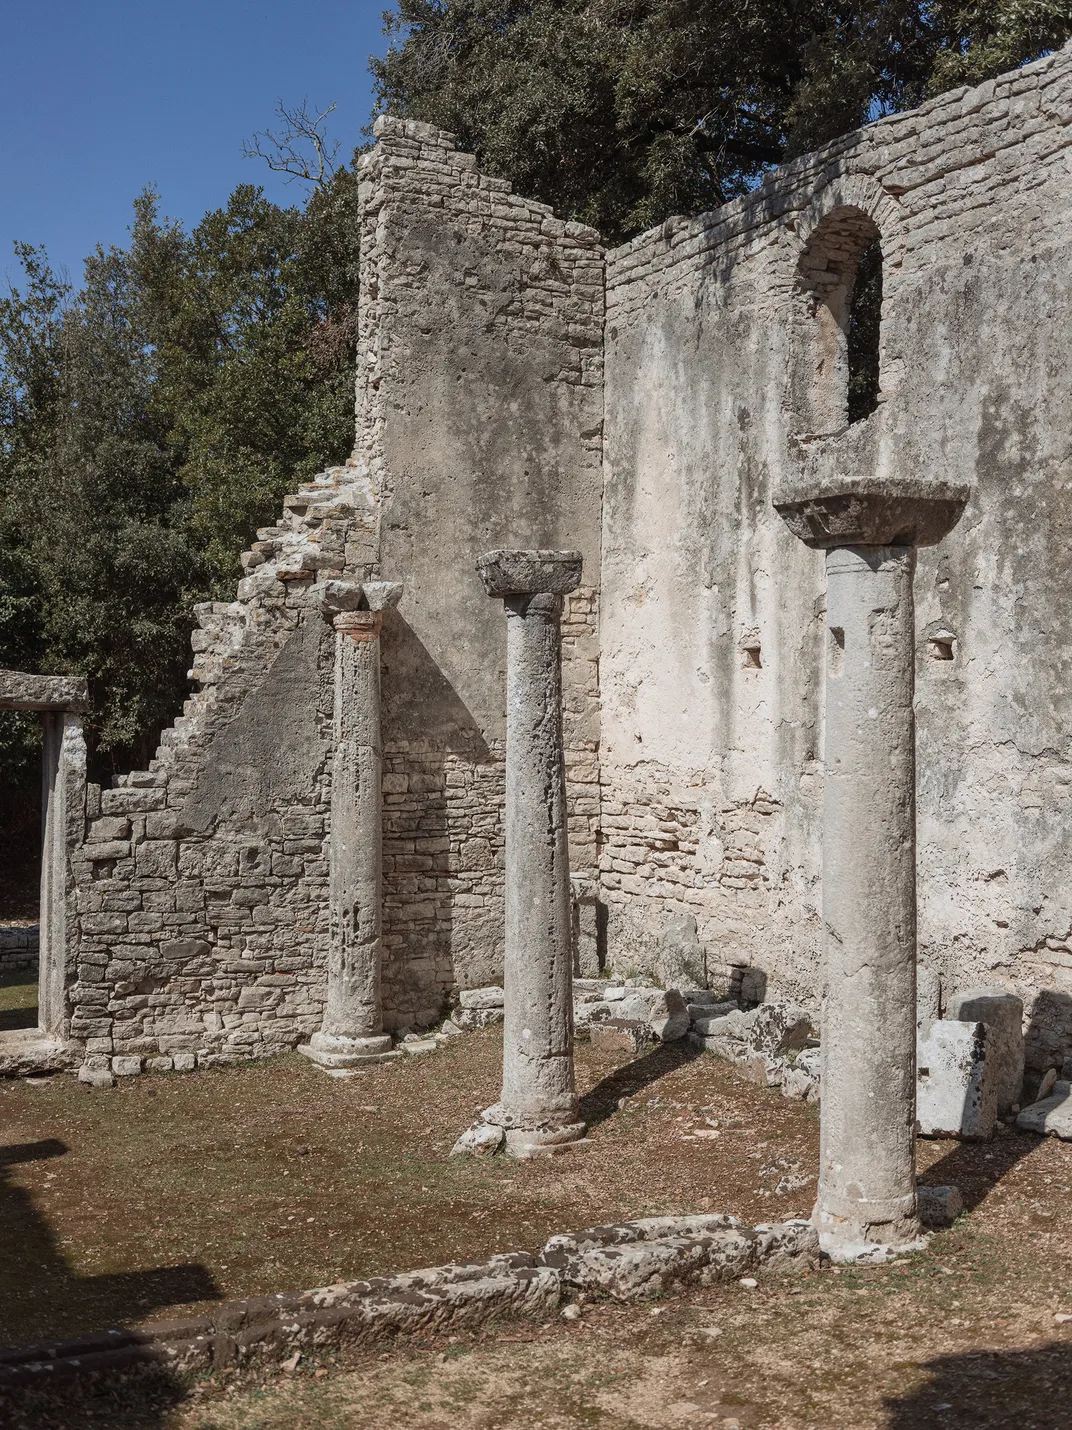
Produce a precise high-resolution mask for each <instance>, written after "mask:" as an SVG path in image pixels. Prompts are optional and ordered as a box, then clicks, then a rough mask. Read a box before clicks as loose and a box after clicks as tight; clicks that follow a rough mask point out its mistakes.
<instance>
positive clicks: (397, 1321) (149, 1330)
mask: <svg viewBox="0 0 1072 1430" xmlns="http://www.w3.org/2000/svg"><path fill="white" fill-rule="evenodd" d="M818 1265H819V1245H818V1240H817V1238H816V1235H815V1232H814V1230H813V1229H812V1227H811V1225H810V1223H809V1222H805V1221H788V1222H779V1223H772V1224H770V1225H765V1226H756V1227H751V1226H746V1225H744V1224H743V1223H742V1222H739V1221H738V1220H737V1219H736V1218H734V1217H730V1216H680V1217H648V1218H645V1219H642V1220H640V1221H633V1222H625V1223H624V1224H622V1225H620V1226H601V1227H592V1228H590V1229H588V1230H586V1231H581V1232H568V1233H565V1234H563V1235H560V1236H555V1237H552V1238H551V1240H550V1241H549V1242H548V1243H547V1245H546V1246H545V1247H544V1249H543V1251H542V1252H541V1253H540V1255H539V1256H532V1255H530V1254H529V1253H527V1252H510V1253H507V1254H505V1255H502V1256H493V1257H492V1258H491V1259H490V1260H489V1261H484V1262H479V1263H476V1264H474V1265H453V1266H436V1267H432V1268H431V1269H429V1270H425V1271H411V1272H408V1273H406V1274H404V1275H401V1276H384V1277H377V1278H375V1279H372V1280H369V1281H352V1282H347V1283H344V1284H341V1285H337V1286H324V1287H321V1288H319V1289H318V1290H315V1291H301V1292H297V1293H294V1294H289V1295H288V1294H280V1295H276V1296H254V1297H249V1298H248V1299H245V1300H240V1301H226V1302H224V1303H223V1304H222V1305H221V1306H219V1307H217V1308H216V1310H214V1311H213V1312H211V1313H210V1314H209V1315H206V1316H201V1317H198V1318H196V1319H193V1320H188V1321H159V1322H155V1323H150V1324H148V1325H145V1326H140V1327H137V1328H135V1329H133V1330H129V1331H100V1332H97V1333H95V1334H93V1335H88V1336H81V1337H79V1338H78V1339H77V1340H72V1341H66V1342H62V1343H58V1344H51V1345H35V1346H28V1347H27V1348H26V1349H24V1350H13V1351H4V1352H0V1390H2V1389H3V1388H4V1387H6V1386H19V1385H27V1384H41V1383H42V1382H43V1381H47V1380H49V1379H51V1378H53V1377H55V1376H59V1375H64V1374H67V1375H71V1374H77V1373H79V1372H85V1371H102V1370H120V1369H123V1368H125V1367H128V1366H133V1365H137V1364H140V1363H146V1362H157V1363H162V1364H163V1365H165V1366H168V1367H170V1368H172V1369H174V1370H176V1371H179V1372H187V1373H188V1372H194V1373H197V1372H205V1371H208V1370H221V1369H224V1368H226V1367H228V1366H233V1365H249V1364H258V1363H259V1364H264V1363H268V1362H271V1361H275V1360H278V1359H280V1358H281V1357H283V1358H285V1356H286V1355H287V1354H288V1353H291V1354H292V1353H293V1352H294V1351H295V1350H297V1351H300V1352H302V1353H309V1352H312V1353H314V1354H323V1353H325V1352H330V1351H334V1350H339V1349H345V1350H360V1349H363V1348H365V1347H367V1346H369V1345H373V1344H376V1343H377V1342H380V1341H384V1340H388V1339H391V1338H393V1337H396V1336H404V1335H413V1334H415V1333H418V1332H423V1333H425V1334H428V1333H431V1334H437V1335H438V1334H442V1333H444V1332H445V1331H449V1330H453V1329H455V1328H457V1327H463V1326H464V1327H467V1328H470V1329H471V1328H473V1327H475V1326H480V1325H484V1324H485V1323H486V1322H488V1321H490V1320H493V1319H498V1318H500V1317H503V1316H548V1315H551V1314H553V1313H554V1311H555V1310H556V1309H557V1308H558V1306H559V1304H560V1302H561V1301H562V1300H563V1299H565V1298H568V1297H569V1296H570V1294H571V1293H572V1292H575V1291H576V1292H581V1291H584V1292H589V1293H596V1294H602V1295H606V1296H610V1297H613V1298H614V1299H616V1300H621V1301H626V1300H636V1299H638V1298H641V1297H644V1296H653V1295H659V1294H664V1293H666V1292H669V1291H673V1290H677V1289H679V1288H682V1287H684V1286H690V1285H691V1286H710V1285H714V1284H716V1283H718V1282H724V1281H731V1280H735V1279H737V1278H739V1277H742V1276H749V1275H751V1274H753V1273H754V1272H756V1271H759V1270H760V1269H764V1270H771V1271H782V1272H784V1271H808V1270H815V1269H817V1268H818Z"/></svg>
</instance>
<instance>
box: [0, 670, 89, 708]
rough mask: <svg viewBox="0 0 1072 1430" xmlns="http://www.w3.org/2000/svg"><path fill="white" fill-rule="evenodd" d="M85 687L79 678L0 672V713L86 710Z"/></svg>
mask: <svg viewBox="0 0 1072 1430" xmlns="http://www.w3.org/2000/svg"><path fill="white" fill-rule="evenodd" d="M88 708H89V685H88V683H87V681H86V679H85V677H84V676H80V675H28V674H26V673H25V672H24V671H21V670H0V710H87V709H88Z"/></svg>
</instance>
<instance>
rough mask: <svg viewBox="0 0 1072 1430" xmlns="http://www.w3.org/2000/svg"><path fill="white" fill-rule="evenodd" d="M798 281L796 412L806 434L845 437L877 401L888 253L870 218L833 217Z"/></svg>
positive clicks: (848, 213)
mask: <svg viewBox="0 0 1072 1430" xmlns="http://www.w3.org/2000/svg"><path fill="white" fill-rule="evenodd" d="M797 278H798V284H799V291H800V292H801V293H802V295H803V297H804V300H805V302H804V307H803V309H802V310H800V320H799V321H800V327H799V328H798V333H799V335H800V336H799V341H800V347H799V349H798V358H799V359H800V361H799V362H798V363H797V364H795V371H796V374H797V376H796V378H795V379H794V384H795V399H794V404H793V405H794V407H795V409H796V411H797V413H798V416H799V420H800V422H801V425H802V427H803V429H804V430H805V431H807V432H811V433H816V434H822V433H832V432H839V431H841V430H843V429H844V428H845V427H847V426H849V425H850V424H852V423H854V422H860V421H862V420H863V419H864V418H866V417H868V416H870V414H871V413H872V412H874V411H875V409H876V407H877V406H878V401H879V392H880V370H879V369H880V360H881V332H880V328H881V319H882V245H881V241H880V237H879V232H878V228H877V227H876V225H875V222H874V220H873V219H872V218H871V217H870V215H869V214H866V213H864V212H863V210H862V209H858V208H854V207H851V206H846V207H844V208H840V209H836V210H835V211H834V212H833V213H831V214H828V215H827V216H826V218H824V219H823V221H822V223H821V224H819V226H818V228H817V229H816V230H815V232H814V233H813V234H812V235H811V238H810V239H809V241H808V244H807V246H806V248H805V250H804V252H803V253H802V254H801V257H800V262H799V265H798V269H797Z"/></svg>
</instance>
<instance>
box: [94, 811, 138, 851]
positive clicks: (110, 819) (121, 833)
mask: <svg viewBox="0 0 1072 1430" xmlns="http://www.w3.org/2000/svg"><path fill="white" fill-rule="evenodd" d="M129 838H130V820H129V819H127V818H126V817H125V816H118V815H111V816H105V817H104V818H102V819H95V820H94V821H93V823H92V824H91V825H90V827H89V840H90V842H91V843H93V844H97V843H101V842H107V841H109V840H113V839H129Z"/></svg>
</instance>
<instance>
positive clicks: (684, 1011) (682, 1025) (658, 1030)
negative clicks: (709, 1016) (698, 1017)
mask: <svg viewBox="0 0 1072 1430" xmlns="http://www.w3.org/2000/svg"><path fill="white" fill-rule="evenodd" d="M691 1021H692V1020H691V1019H690V1018H689V1011H688V1008H687V1007H686V1006H685V1000H684V998H682V996H681V994H680V993H678V992H677V991H676V990H675V989H673V988H668V989H667V990H666V992H665V993H661V994H660V995H659V997H658V998H656V999H655V1000H654V1002H653V1003H652V1005H651V1009H650V1011H649V1013H648V1027H649V1028H650V1029H651V1031H652V1033H653V1034H654V1036H655V1037H656V1038H658V1039H659V1041H660V1042H663V1043H674V1042H676V1041H677V1040H678V1038H683V1037H684V1036H685V1034H686V1033H687V1032H688V1031H689V1024H690V1022H691Z"/></svg>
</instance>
